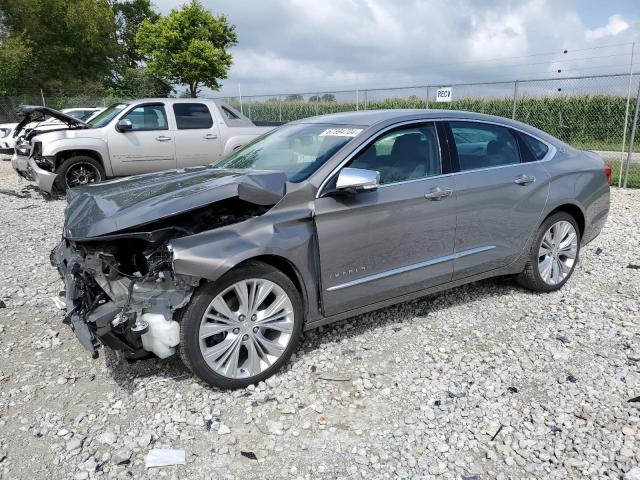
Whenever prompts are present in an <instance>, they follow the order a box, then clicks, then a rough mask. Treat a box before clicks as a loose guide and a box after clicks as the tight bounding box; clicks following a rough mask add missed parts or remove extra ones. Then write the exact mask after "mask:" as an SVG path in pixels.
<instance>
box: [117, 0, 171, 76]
mask: <svg viewBox="0 0 640 480" xmlns="http://www.w3.org/2000/svg"><path fill="white" fill-rule="evenodd" d="M112 8H113V13H114V17H115V18H114V20H115V27H116V40H117V42H118V47H119V50H120V52H119V56H118V60H119V62H118V63H120V64H121V65H122V67H123V68H135V67H137V66H138V65H139V64H140V62H142V60H144V59H143V57H142V55H141V54H140V52H139V51H138V46H137V45H136V33H138V29H139V28H140V25H142V24H143V23H144V22H145V21H149V22H152V23H153V22H157V21H158V20H159V19H160V15H159V14H158V13H157V12H156V11H154V10H153V6H152V5H151V2H150V0H115V1H114V2H113V4H112Z"/></svg>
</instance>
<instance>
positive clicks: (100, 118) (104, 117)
mask: <svg viewBox="0 0 640 480" xmlns="http://www.w3.org/2000/svg"><path fill="white" fill-rule="evenodd" d="M127 106H128V105H127V104H126V103H115V104H113V105H110V106H109V107H107V109H106V110H103V111H102V112H101V113H100V114H98V115H96V116H95V117H93V118H92V119H91V121H90V122H89V125H91V126H92V127H93V128H102V127H106V126H107V125H108V124H109V122H110V121H111V120H113V119H114V117H115V116H116V115H118V114H119V113H120V112H121V111H122V110H124V109H125V108H126V107H127Z"/></svg>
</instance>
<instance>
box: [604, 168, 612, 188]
mask: <svg viewBox="0 0 640 480" xmlns="http://www.w3.org/2000/svg"><path fill="white" fill-rule="evenodd" d="M604 174H605V175H606V176H607V183H608V184H609V185H611V166H610V165H607V164H606V163H605V165H604Z"/></svg>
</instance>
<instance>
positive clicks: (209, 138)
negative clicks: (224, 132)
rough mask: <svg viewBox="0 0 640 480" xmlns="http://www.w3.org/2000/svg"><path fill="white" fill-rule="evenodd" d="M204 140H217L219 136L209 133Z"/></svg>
mask: <svg viewBox="0 0 640 480" xmlns="http://www.w3.org/2000/svg"><path fill="white" fill-rule="evenodd" d="M204 138H205V139H206V140H215V139H216V138H218V136H217V135H214V134H213V133H207V134H206V135H205V136H204Z"/></svg>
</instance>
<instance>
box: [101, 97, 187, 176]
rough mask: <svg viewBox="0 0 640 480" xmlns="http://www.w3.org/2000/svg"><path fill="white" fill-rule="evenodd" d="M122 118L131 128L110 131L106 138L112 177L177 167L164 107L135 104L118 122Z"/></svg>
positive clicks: (157, 104) (155, 104) (156, 104)
mask: <svg viewBox="0 0 640 480" xmlns="http://www.w3.org/2000/svg"><path fill="white" fill-rule="evenodd" d="M124 119H127V120H129V121H130V122H131V128H130V129H128V130H124V131H123V130H119V129H118V128H117V127H116V128H113V129H111V130H110V132H109V137H108V145H109V157H110V159H111V165H112V167H113V174H114V175H115V176H121V175H135V174H139V173H149V172H157V171H159V170H168V169H172V168H176V148H175V140H174V133H175V132H174V131H172V130H170V129H169V123H168V121H167V112H166V110H165V107H164V104H162V103H148V104H144V105H137V106H135V107H133V108H131V109H130V110H129V111H128V112H127V113H125V115H124V116H123V117H121V118H120V119H119V121H122V120H124Z"/></svg>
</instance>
